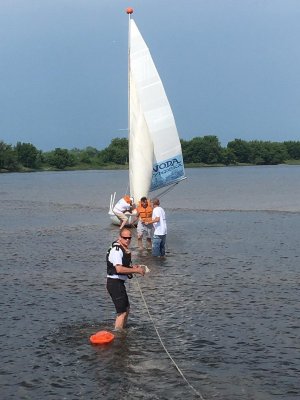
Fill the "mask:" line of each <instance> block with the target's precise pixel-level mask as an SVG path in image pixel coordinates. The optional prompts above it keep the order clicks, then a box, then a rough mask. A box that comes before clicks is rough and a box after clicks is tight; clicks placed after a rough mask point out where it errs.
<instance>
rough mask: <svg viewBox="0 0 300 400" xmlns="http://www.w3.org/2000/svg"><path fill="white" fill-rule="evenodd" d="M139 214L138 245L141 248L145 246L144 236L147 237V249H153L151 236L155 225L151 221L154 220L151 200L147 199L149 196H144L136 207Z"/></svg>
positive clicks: (137, 217) (137, 216)
mask: <svg viewBox="0 0 300 400" xmlns="http://www.w3.org/2000/svg"><path fill="white" fill-rule="evenodd" d="M136 211H137V214H136V219H135V221H136V220H137V219H138V220H139V222H138V225H137V235H138V246H139V248H140V249H142V248H143V236H145V237H146V240H147V249H151V247H152V244H151V238H152V231H153V227H152V224H151V223H150V221H151V220H152V211H153V208H152V207H151V204H150V201H148V200H147V197H142V198H141V201H140V202H139V204H138V206H137V208H136Z"/></svg>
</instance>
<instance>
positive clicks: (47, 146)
mask: <svg viewBox="0 0 300 400" xmlns="http://www.w3.org/2000/svg"><path fill="white" fill-rule="evenodd" d="M128 6H132V7H133V8H134V10H135V12H134V19H135V21H136V23H137V25H138V27H139V29H140V31H141V33H142V35H143V36H144V39H145V41H146V43H147V44H148V46H149V48H150V51H151V53H152V56H153V59H154V62H155V63H156V66H157V68H158V71H159V73H160V75H161V78H162V80H163V83H164V86H165V89H166V92H167V95H168V97H169V101H170V104H171V107H172V109H173V112H174V116H175V120H176V122H177V126H178V130H179V133H180V137H181V138H183V139H187V140H189V139H191V138H193V137H195V136H204V135H216V136H217V137H218V138H219V140H220V141H221V144H222V145H223V146H225V145H226V144H227V143H228V141H230V140H234V139H235V138H241V139H244V140H255V139H258V140H271V141H284V140H300V22H299V21H300V1H299V0H181V1H179V0H136V1H129V0H127V1H125V0H1V2H0V140H3V141H4V142H6V143H8V144H12V145H15V144H16V143H17V142H18V141H21V142H26V143H32V144H34V145H35V146H36V147H37V148H38V149H41V150H53V149H54V148H56V147H63V148H68V149H71V148H74V147H77V148H80V149H83V148H85V147H86V146H93V147H96V148H97V149H102V148H104V147H106V146H108V145H109V143H110V141H111V139H112V138H115V137H126V135H127V132H126V130H124V129H126V128H127V35H128V33H127V31H128V17H127V15H126V13H125V9H126V7H128Z"/></svg>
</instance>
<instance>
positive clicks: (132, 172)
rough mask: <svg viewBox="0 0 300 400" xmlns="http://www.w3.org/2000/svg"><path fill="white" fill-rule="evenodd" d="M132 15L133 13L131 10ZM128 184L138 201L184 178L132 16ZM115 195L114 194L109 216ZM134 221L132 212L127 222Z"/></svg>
mask: <svg viewBox="0 0 300 400" xmlns="http://www.w3.org/2000/svg"><path fill="white" fill-rule="evenodd" d="M129 14H131V13H129ZM128 39H129V43H128V90H129V96H128V98H129V106H128V108H129V113H128V114H129V115H128V118H129V136H128V141H129V186H130V196H131V197H133V198H134V202H135V203H136V204H137V203H138V202H139V201H140V199H141V197H143V196H146V197H148V195H149V192H151V191H153V190H156V189H160V188H163V187H165V186H168V185H172V184H175V183H177V182H178V181H180V180H182V179H185V175H184V166H183V159H182V150H181V144H180V140H179V137H178V132H177V128H176V124H175V120H174V116H173V113H172V110H171V107H170V104H169V101H168V99H167V96H166V93H165V90H164V87H163V84H162V82H161V79H160V77H159V74H158V72H157V69H156V67H155V65H154V62H153V60H152V57H151V54H150V52H149V49H148V47H147V45H146V43H145V41H144V39H143V38H142V35H141V34H140V32H139V30H138V28H137V26H136V24H135V22H134V20H133V19H132V18H131V16H130V18H129V38H128ZM115 195H116V193H114V194H113V195H111V199H110V208H109V215H110V218H111V220H112V223H114V224H120V221H119V219H118V218H117V216H116V215H115V214H114V213H113V207H114V203H115ZM132 220H135V217H134V215H133V214H132V215H130V217H129V219H128V224H131V221H132Z"/></svg>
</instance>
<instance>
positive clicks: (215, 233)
mask: <svg viewBox="0 0 300 400" xmlns="http://www.w3.org/2000/svg"><path fill="white" fill-rule="evenodd" d="M187 175H188V180H186V181H185V182H183V183H181V184H180V185H178V186H177V188H176V189H175V190H174V191H173V192H171V193H169V194H167V195H166V196H165V197H163V198H162V205H163V206H164V208H165V210H166V213H167V220H168V227H169V234H168V253H167V257H166V259H164V260H156V259H152V257H151V256H150V255H149V254H147V253H146V252H138V251H137V248H136V241H133V243H132V247H133V254H134V261H136V262H141V263H144V264H147V265H148V266H149V268H150V269H151V273H150V274H149V275H147V276H146V277H144V278H142V277H138V278H137V279H133V280H132V281H130V283H129V285H128V291H129V295H130V299H131V314H130V319H129V327H128V329H127V330H126V331H125V332H123V333H119V334H117V337H116V339H115V341H114V342H113V343H112V344H111V345H108V346H105V347H93V346H91V345H90V344H89V336H90V335H91V334H93V333H95V332H96V331H98V330H100V329H111V327H112V326H113V321H114V308H113V306H112V303H111V301H110V299H109V297H108V295H107V293H106V290H105V270H106V266H105V261H104V259H105V252H106V250H107V248H108V246H109V244H110V242H111V241H112V240H113V239H114V238H115V237H116V234H117V230H118V229H117V228H116V227H114V226H112V225H111V224H110V222H109V219H108V216H107V208H108V203H109V197H110V193H111V192H113V191H114V190H116V189H118V190H119V193H120V194H121V192H124V191H125V190H126V180H127V173H126V171H97V172H96V171H90V172H60V173H31V174H1V175H0V200H1V201H0V246H1V254H0V274H1V295H0V315H1V327H0V343H1V364H0V390H1V398H3V399H5V400H6V399H34V400H35V399H37V400H40V399H43V400H50V399H84V400H86V399H89V400H93V399H95V400H96V399H113V400H115V399H117V398H120V399H130V400H131V399H183V398H185V399H194V398H197V397H196V395H195V393H194V392H193V391H192V390H191V388H190V387H189V386H188V385H187V384H186V382H185V381H184V380H183V379H182V377H181V376H180V374H179V373H178V371H177V370H176V368H175V367H174V365H173V364H172V362H171V361H170V359H169V358H168V356H167V354H166V352H165V351H164V349H163V348H162V346H161V344H160V342H159V339H158V337H157V334H156V331H155V329H154V326H153V322H154V324H155V326H156V327H157V329H158V331H159V333H160V335H161V338H162V340H163V342H164V344H165V346H166V348H167V349H168V351H169V353H170V354H171V356H172V357H173V359H174V360H175V361H176V363H177V365H178V367H179V368H180V369H181V371H182V372H183V373H184V376H185V377H186V378H187V380H188V381H189V382H190V384H191V385H192V386H193V387H194V388H195V389H196V390H197V391H198V392H199V393H201V395H202V397H203V398H204V399H206V400H208V399H217V400H235V399H236V400H237V399H238V400H246V399H247V400H249V399H253V400H269V399H287V400H296V399H299V396H300V383H299V381H300V380H299V372H300V354H299V353H300V352H299V350H300V341H299V332H300V323H299V317H300V315H299V314H300V307H299V297H300V289H299V288H300V286H299V283H300V271H299V270H300V267H299V264H300V260H299V231H300V167H292V166H278V167H249V168H248V167H243V168H208V169H197V170H187ZM124 182H125V183H124ZM140 289H141V291H142V293H143V296H144V298H145V300H146V303H147V306H148V309H149V312H150V314H151V316H152V321H153V322H152V321H151V319H150V318H149V316H148V314H147V311H146V308H145V305H144V303H143V300H142V295H141V292H140Z"/></svg>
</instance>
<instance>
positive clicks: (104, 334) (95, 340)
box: [90, 331, 115, 344]
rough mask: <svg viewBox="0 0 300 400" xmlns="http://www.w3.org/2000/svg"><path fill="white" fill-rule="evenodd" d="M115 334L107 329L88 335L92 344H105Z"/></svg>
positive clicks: (112, 338)
mask: <svg viewBox="0 0 300 400" xmlns="http://www.w3.org/2000/svg"><path fill="white" fill-rule="evenodd" d="M114 338H115V335H114V334H113V333H111V332H108V331H99V332H97V333H95V334H94V335H92V336H91V337H90V342H91V343H92V344H107V343H110V342H112V341H113V340H114Z"/></svg>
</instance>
